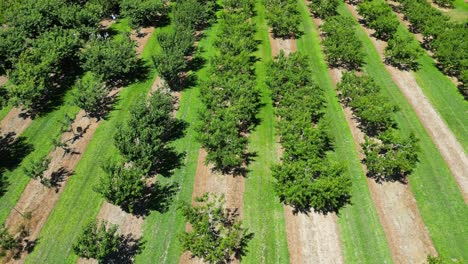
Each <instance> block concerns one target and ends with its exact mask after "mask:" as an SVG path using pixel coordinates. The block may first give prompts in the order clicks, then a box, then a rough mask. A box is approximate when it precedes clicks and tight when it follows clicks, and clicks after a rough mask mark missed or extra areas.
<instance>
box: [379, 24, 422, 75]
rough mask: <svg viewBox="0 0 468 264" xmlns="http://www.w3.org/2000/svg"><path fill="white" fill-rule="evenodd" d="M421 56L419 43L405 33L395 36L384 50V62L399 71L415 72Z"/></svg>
mask: <svg viewBox="0 0 468 264" xmlns="http://www.w3.org/2000/svg"><path fill="white" fill-rule="evenodd" d="M422 54H423V50H422V49H421V47H420V46H419V42H417V41H416V40H415V39H414V38H413V37H412V36H410V35H407V34H405V33H397V34H395V35H394V36H393V37H392V38H391V39H390V40H389V41H388V45H387V47H386V48H385V60H386V62H387V63H389V64H391V65H393V66H396V67H398V68H400V69H411V70H417V69H418V67H419V63H418V59H419V58H420V57H421V56H422Z"/></svg>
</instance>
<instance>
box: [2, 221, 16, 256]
mask: <svg viewBox="0 0 468 264" xmlns="http://www.w3.org/2000/svg"><path fill="white" fill-rule="evenodd" d="M17 246H18V243H17V242H16V240H15V239H14V238H13V236H12V235H10V233H9V232H8V230H7V229H6V228H5V227H4V226H2V227H0V253H2V251H4V250H11V249H14V248H15V247H17Z"/></svg>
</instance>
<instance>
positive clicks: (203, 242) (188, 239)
mask: <svg viewBox="0 0 468 264" xmlns="http://www.w3.org/2000/svg"><path fill="white" fill-rule="evenodd" d="M196 201H197V202H198V203H200V204H199V205H195V206H191V205H189V204H186V203H184V204H182V205H181V206H180V210H181V211H182V214H183V215H184V217H185V219H186V220H187V221H188V222H189V223H190V225H191V226H192V230H191V231H190V232H183V233H181V234H180V236H179V240H180V242H181V244H182V248H183V249H184V250H186V251H190V253H191V254H192V255H193V256H196V257H199V258H201V259H203V260H204V261H206V262H208V263H228V262H230V261H232V260H233V259H235V258H240V257H241V256H242V255H243V252H244V250H245V248H246V246H247V244H248V242H249V241H250V239H251V238H252V236H253V235H252V234H249V232H248V230H247V229H245V228H244V227H242V222H241V221H239V220H237V218H236V215H235V214H234V212H233V209H225V208H224V197H223V196H216V195H214V194H208V193H205V194H204V195H203V196H202V197H198V198H197V199H196Z"/></svg>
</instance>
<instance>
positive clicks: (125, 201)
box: [94, 164, 146, 212]
mask: <svg viewBox="0 0 468 264" xmlns="http://www.w3.org/2000/svg"><path fill="white" fill-rule="evenodd" d="M103 170H104V172H105V176H103V177H101V179H100V182H99V185H97V186H96V187H95V189H94V190H95V191H96V192H97V193H99V194H101V195H102V196H103V197H104V198H105V199H106V200H107V201H108V202H109V203H112V204H115V205H118V206H121V207H122V208H123V209H124V210H126V211H129V212H133V208H134V206H135V204H137V203H138V202H139V200H140V199H141V198H142V196H143V195H144V193H143V191H144V189H145V186H146V182H145V177H146V174H145V171H144V170H142V169H139V168H138V167H135V166H133V167H129V168H125V166H124V165H117V164H107V165H105V166H104V167H103Z"/></svg>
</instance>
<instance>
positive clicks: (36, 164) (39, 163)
mask: <svg viewBox="0 0 468 264" xmlns="http://www.w3.org/2000/svg"><path fill="white" fill-rule="evenodd" d="M50 161H51V159H50V158H49V157H47V156H44V157H42V158H40V159H38V160H35V161H33V162H31V164H29V166H27V167H25V168H24V169H23V171H24V174H25V175H26V176H28V177H29V178H31V179H35V180H38V181H40V182H41V183H42V184H43V185H44V186H46V187H51V182H50V179H49V178H46V177H45V175H44V172H45V171H46V170H47V169H48V168H49V164H50Z"/></svg>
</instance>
